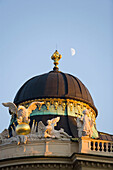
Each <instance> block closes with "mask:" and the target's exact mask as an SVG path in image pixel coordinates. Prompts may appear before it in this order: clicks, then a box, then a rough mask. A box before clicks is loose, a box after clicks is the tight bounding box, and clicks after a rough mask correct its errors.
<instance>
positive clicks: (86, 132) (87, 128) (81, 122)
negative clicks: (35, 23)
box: [76, 109, 98, 138]
mask: <svg viewBox="0 0 113 170" xmlns="http://www.w3.org/2000/svg"><path fill="white" fill-rule="evenodd" d="M83 114H84V115H83V116H82V117H81V118H79V117H77V120H76V121H77V128H78V136H79V137H82V136H89V137H93V138H98V132H97V131H96V129H95V128H94V122H93V120H90V118H89V117H88V114H89V112H88V110H87V109H86V110H84V111H83ZM94 129H95V132H96V133H95V134H96V135H95V134H93V133H94Z"/></svg>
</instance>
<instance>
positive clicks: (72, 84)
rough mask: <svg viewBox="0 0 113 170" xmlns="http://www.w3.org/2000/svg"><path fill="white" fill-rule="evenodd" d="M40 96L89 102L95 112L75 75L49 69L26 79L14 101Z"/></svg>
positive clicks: (20, 101)
mask: <svg viewBox="0 0 113 170" xmlns="http://www.w3.org/2000/svg"><path fill="white" fill-rule="evenodd" d="M41 98H69V99H76V100H79V101H83V102H85V103H87V104H89V105H90V106H91V107H93V109H94V110H95V111H96V112H97V110H96V108H95V106H94V102H93V99H92V97H91V95H90V93H89V91H88V89H87V88H86V87H85V85H84V84H83V83H82V82H81V81H80V80H79V79H78V78H76V77H74V76H72V75H70V74H66V73H63V72H59V71H51V72H49V73H46V74H42V75H39V76H36V77H33V78H31V79H30V80H28V81H27V82H26V83H25V84H24V85H23V86H22V87H21V88H20V90H19V91H18V92H17V94H16V97H15V99H14V103H15V104H16V105H18V104H19V103H22V102H24V101H28V100H33V99H41Z"/></svg>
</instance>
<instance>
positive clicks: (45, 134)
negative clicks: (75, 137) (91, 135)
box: [0, 117, 71, 145]
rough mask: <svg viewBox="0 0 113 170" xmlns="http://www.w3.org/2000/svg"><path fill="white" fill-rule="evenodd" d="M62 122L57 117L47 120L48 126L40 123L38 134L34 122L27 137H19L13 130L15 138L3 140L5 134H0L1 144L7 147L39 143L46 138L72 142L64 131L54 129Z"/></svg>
mask: <svg viewBox="0 0 113 170" xmlns="http://www.w3.org/2000/svg"><path fill="white" fill-rule="evenodd" d="M59 120H60V117H56V118H54V119H51V120H47V123H48V125H47V126H45V125H44V124H43V122H42V121H40V122H39V123H38V132H36V127H37V122H36V123H35V120H34V121H33V124H32V127H31V131H30V133H29V134H27V135H18V134H17V133H16V131H15V129H13V133H12V134H13V136H12V137H10V138H8V136H7V137H5V138H3V134H2V133H1V134H0V144H2V145H6V144H11V143H16V144H17V145H19V144H26V143H27V141H28V142H29V141H30V142H31V141H37V140H41V139H45V138H56V139H59V140H70V138H71V136H69V135H68V134H67V133H66V132H64V130H63V129H60V130H55V129H54V127H55V126H57V122H58V121H59Z"/></svg>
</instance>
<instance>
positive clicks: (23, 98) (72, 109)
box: [9, 51, 97, 138]
mask: <svg viewBox="0 0 113 170" xmlns="http://www.w3.org/2000/svg"><path fill="white" fill-rule="evenodd" d="M51 58H52V59H53V60H54V64H55V66H54V68H53V71H50V72H48V73H45V74H42V75H38V76H35V77H33V78H31V79H29V80H28V81H27V82H26V83H25V84H24V85H23V86H22V87H21V88H20V89H19V91H18V92H17V94H16V96H15V98H14V103H15V104H16V105H17V106H19V105H22V106H24V107H25V108H28V107H29V106H30V104H31V103H33V102H37V101H38V102H42V103H43V104H42V105H40V106H39V105H38V104H37V107H36V108H35V110H33V111H32V112H31V113H30V124H29V125H30V127H32V125H33V122H35V123H37V131H38V123H39V122H40V121H42V122H43V123H44V124H45V125H47V120H50V119H53V118H55V117H60V121H59V123H58V126H57V127H56V129H64V131H65V132H66V133H67V134H68V135H70V136H72V137H75V138H76V137H78V128H77V117H82V116H83V111H84V110H86V109H87V110H88V111H89V118H90V120H92V121H93V122H95V120H96V116H97V109H96V107H95V105H94V102H93V99H92V97H91V95H90V93H89V91H88V89H87V88H86V87H85V85H84V84H83V83H82V82H81V81H80V80H79V79H78V78H77V77H74V76H73V75H71V74H67V73H63V72H61V71H59V69H58V66H57V65H58V61H59V60H60V58H61V55H60V54H59V53H58V52H57V51H56V52H55V53H54V54H53V55H52V57H51ZM16 116H17V115H15V116H13V117H12V119H11V122H10V126H9V134H10V136H12V127H14V124H15V126H18V122H17V119H16ZM14 128H15V127H14ZM95 131H96V130H95Z"/></svg>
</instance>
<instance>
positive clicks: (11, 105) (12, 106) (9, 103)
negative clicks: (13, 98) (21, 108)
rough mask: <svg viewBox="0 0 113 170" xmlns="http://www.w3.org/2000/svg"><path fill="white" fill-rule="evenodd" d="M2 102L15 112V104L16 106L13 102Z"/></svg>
mask: <svg viewBox="0 0 113 170" xmlns="http://www.w3.org/2000/svg"><path fill="white" fill-rule="evenodd" d="M2 104H3V106H5V107H9V110H10V111H11V112H12V113H15V114H17V106H16V105H15V104H14V103H12V102H8V103H2Z"/></svg>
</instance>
